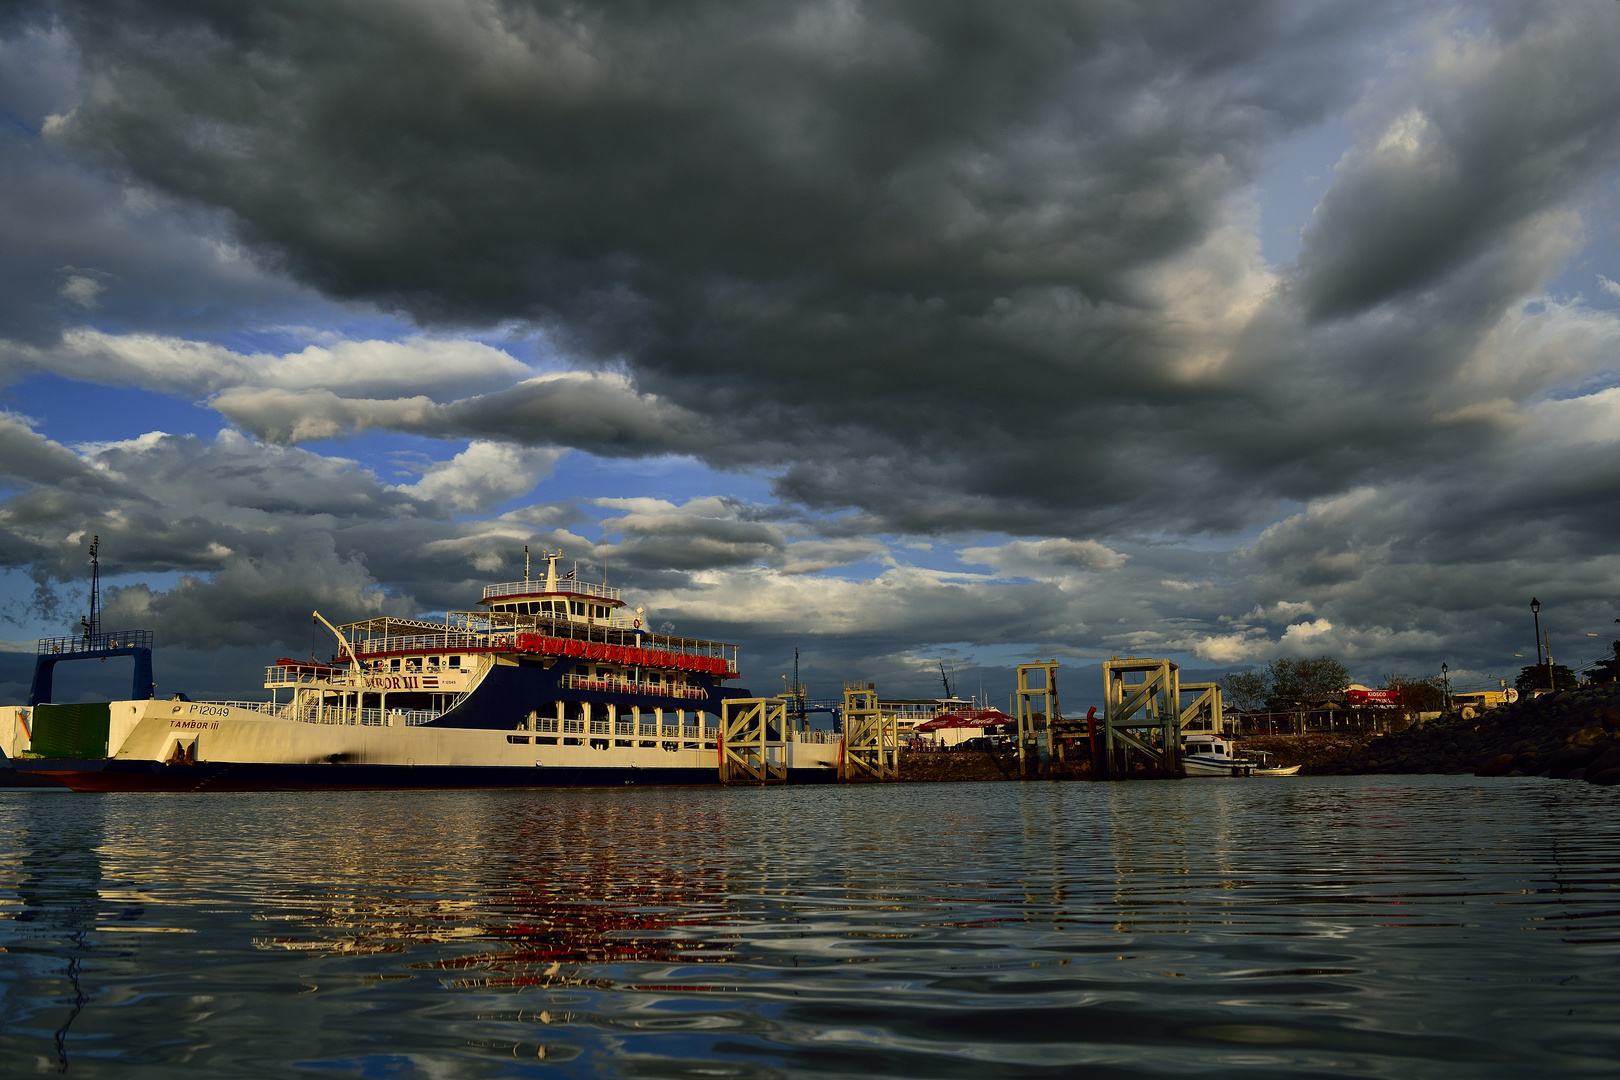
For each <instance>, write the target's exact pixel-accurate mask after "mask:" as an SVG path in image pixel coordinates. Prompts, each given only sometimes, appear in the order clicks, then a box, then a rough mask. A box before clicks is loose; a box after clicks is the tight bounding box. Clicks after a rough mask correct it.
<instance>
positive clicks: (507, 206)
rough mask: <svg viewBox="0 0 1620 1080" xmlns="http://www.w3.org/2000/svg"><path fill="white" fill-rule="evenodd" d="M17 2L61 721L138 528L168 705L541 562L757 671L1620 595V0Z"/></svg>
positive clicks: (1447, 613) (1409, 636)
mask: <svg viewBox="0 0 1620 1080" xmlns="http://www.w3.org/2000/svg"><path fill="white" fill-rule="evenodd" d="M4 11H5V14H4V15H0V110H3V113H0V121H3V123H0V251H3V257H0V387H3V389H0V409H3V412H0V562H3V566H4V570H5V572H4V575H3V577H0V587H3V596H0V605H3V617H4V619H5V620H6V622H5V624H4V626H3V627H0V636H4V637H6V638H7V639H9V640H10V641H11V642H12V645H11V646H10V647H11V649H12V650H13V651H12V652H10V653H9V654H6V657H7V661H6V663H7V666H6V667H5V669H4V672H3V673H0V681H4V682H7V683H9V684H10V690H9V691H8V694H7V699H8V700H10V699H14V698H15V696H16V694H17V693H20V692H21V691H22V689H23V687H22V686H21V685H19V684H20V683H21V682H22V681H23V680H24V679H25V677H26V671H27V668H28V655H27V652H28V651H29V650H31V648H32V639H33V637H35V636H36V635H39V634H45V633H57V632H64V631H66V630H67V629H68V628H69V626H70V625H71V624H72V623H73V622H75V621H76V620H77V617H78V615H79V614H80V613H81V612H82V610H83V597H84V583H85V576H86V569H87V568H86V563H85V559H84V548H85V544H86V541H87V539H88V537H89V535H91V534H93V533H99V534H100V536H101V538H102V543H103V548H104V551H105V553H106V563H105V565H106V567H107V569H108V572H109V574H110V575H111V577H110V580H111V583H112V585H113V586H114V589H113V591H112V592H111V601H110V604H109V614H108V617H107V618H108V624H109V625H110V626H111V625H132V626H133V625H141V626H150V627H152V628H153V629H154V630H156V631H157V633H158V635H159V639H160V641H161V642H162V643H163V644H164V645H165V649H164V653H163V655H162V656H161V657H160V658H159V670H158V679H159V684H160V685H159V692H160V693H167V692H169V691H172V690H180V689H184V690H187V691H189V692H192V693H193V694H196V693H199V692H203V693H227V692H235V693H239V694H240V693H243V692H245V691H246V690H247V689H249V688H251V687H252V686H253V685H254V683H255V675H256V673H255V671H254V668H255V665H256V664H258V663H260V662H262V660H263V659H265V658H273V657H274V656H275V655H277V654H279V653H280V652H283V651H294V652H305V653H307V652H308V650H309V649H310V647H311V636H310V630H309V617H308V612H309V610H310V609H311V608H312V607H319V608H320V609H321V611H322V612H323V613H324V614H326V615H328V616H329V617H331V618H333V619H334V620H342V619H352V618H358V617H361V616H365V615H368V614H373V613H378V612H394V613H401V614H405V613H433V612H443V611H445V610H446V609H453V608H458V607H464V606H466V605H467V604H468V603H469V601H470V599H471V598H472V597H474V596H476V590H477V588H478V586H479V585H480V584H481V583H483V582H487V581H492V580H508V579H511V578H512V577H514V576H516V575H517V574H518V573H519V572H520V567H521V558H522V556H521V552H522V548H523V546H524V545H525V544H528V545H530V546H532V547H534V548H536V549H539V548H541V547H547V546H550V547H556V546H561V548H562V549H563V550H564V552H565V553H566V558H567V560H568V562H569V564H570V565H571V564H572V562H573V560H575V559H578V561H579V565H580V572H581V574H582V575H588V576H592V577H596V578H599V577H600V575H601V574H602V572H603V571H602V567H603V562H604V561H605V562H606V564H607V574H608V576H609V579H610V580H611V581H612V582H614V583H616V584H620V585H622V586H624V587H625V588H626V590H627V591H628V592H629V594H630V595H631V596H632V597H633V598H634V599H635V600H636V601H637V602H639V603H641V604H643V605H644V606H645V607H647V608H648V609H649V612H650V616H651V618H652V619H653V622H654V624H655V625H663V624H666V623H668V624H672V625H673V626H674V627H675V629H676V630H677V631H678V632H682V633H690V634H696V635H703V636H712V637H716V638H719V639H722V640H729V641H737V642H740V643H742V644H743V645H744V646H745V647H746V650H747V651H746V652H745V653H744V670H745V674H746V675H747V676H748V678H747V679H746V680H745V681H746V682H748V683H750V684H752V685H753V686H754V688H755V689H759V690H764V689H769V688H772V687H779V686H780V676H781V674H783V673H784V672H786V671H787V670H789V667H790V665H791V657H792V649H793V647H794V646H795V645H797V646H798V647H799V648H800V649H801V650H802V651H803V653H804V657H805V665H806V671H807V672H808V674H809V679H810V681H811V683H812V690H813V692H827V693H830V692H832V691H834V690H835V689H836V686H837V682H838V680H840V679H842V678H845V677H866V678H873V679H876V680H878V681H879V682H880V686H881V687H882V688H883V689H885V690H892V691H894V692H919V693H920V692H930V691H932V690H933V689H935V688H936V687H937V686H938V675H937V664H938V662H939V661H940V660H941V659H943V660H944V661H945V663H946V664H947V665H950V666H953V667H954V668H955V670H956V671H957V676H958V685H959V686H960V688H961V689H963V690H972V691H977V690H978V689H979V687H980V685H983V686H984V688H985V689H986V690H987V691H988V692H990V694H991V697H992V698H993V699H996V700H1004V696H1005V693H1006V691H1007V689H1008V688H1009V677H1008V671H1009V669H1010V667H1011V665H1013V664H1015V663H1017V662H1018V661H1019V660H1020V659H1024V658H1034V657H1046V656H1056V657H1058V658H1060V659H1061V660H1062V661H1063V662H1064V663H1065V665H1066V666H1068V667H1069V668H1070V669H1072V670H1074V671H1075V678H1076V679H1082V673H1084V672H1086V671H1087V670H1088V668H1089V666H1090V665H1093V664H1095V662H1096V661H1097V659H1098V658H1099V657H1106V656H1108V655H1110V654H1114V653H1136V654H1138V655H1144V654H1147V655H1170V656H1172V657H1174V658H1176V659H1178V660H1179V661H1181V662H1182V663H1183V664H1184V665H1186V666H1187V667H1188V668H1190V669H1193V670H1197V671H1200V672H1202V671H1215V670H1222V669H1226V668H1229V667H1233V666H1242V665H1246V664H1253V663H1261V662H1265V661H1267V660H1270V659H1272V658H1274V657H1278V656H1314V655H1320V654H1322V653H1328V654H1331V655H1334V656H1337V657H1339V658H1341V659H1342V660H1344V661H1345V662H1346V664H1347V665H1348V666H1349V667H1350V668H1351V670H1352V672H1354V673H1355V674H1356V675H1357V676H1359V677H1361V678H1363V679H1368V680H1376V679H1378V678H1379V677H1381V675H1382V674H1383V673H1385V672H1389V671H1406V672H1411V673H1413V674H1428V673H1430V672H1433V671H1436V670H1438V668H1439V665H1440V664H1441V662H1443V661H1444V662H1447V663H1449V665H1450V667H1451V669H1452V670H1453V671H1454V672H1459V673H1460V674H1461V679H1460V681H1461V682H1462V683H1464V684H1465V685H1468V684H1483V682H1484V680H1485V679H1486V678H1487V677H1491V676H1507V677H1511V676H1512V674H1513V673H1514V671H1515V670H1516V669H1517V667H1518V666H1519V665H1520V664H1523V663H1524V662H1525V661H1523V660H1518V659H1515V657H1514V654H1515V653H1523V654H1533V644H1532V641H1531V636H1532V635H1531V629H1530V617H1529V612H1528V610H1526V608H1527V605H1528V602H1529V599H1530V597H1531V596H1532V595H1533V594H1534V595H1537V596H1539V598H1540V599H1541V601H1542V603H1543V605H1544V609H1543V615H1544V616H1545V618H1544V620H1543V621H1544V625H1550V626H1551V627H1552V628H1553V635H1552V636H1553V650H1554V653H1555V655H1556V656H1557V658H1558V659H1559V660H1561V661H1566V660H1567V661H1578V660H1581V659H1583V658H1586V657H1590V656H1595V655H1597V654H1598V653H1600V652H1601V651H1603V649H1604V648H1605V647H1606V643H1607V638H1602V639H1598V638H1590V637H1588V636H1587V635H1588V634H1589V633H1603V634H1607V633H1609V632H1610V631H1611V630H1613V629H1615V627H1614V626H1613V621H1614V619H1615V617H1616V616H1620V606H1617V605H1616V603H1615V602H1614V601H1615V598H1617V597H1620V555H1617V550H1616V545H1617V541H1616V537H1617V536H1620V499H1617V497H1620V454H1617V452H1616V451H1617V449H1620V447H1617V442H1620V359H1617V346H1620V228H1617V221H1620V217H1617V213H1616V211H1617V210H1620V205H1617V204H1620V185H1617V178H1620V61H1617V60H1616V57H1617V56H1620V4H1617V3H1615V2H1614V0H1559V2H1553V3H1544V4H1537V3H1511V4H1508V3H1503V4H1493V3H1476V4H1468V3H1462V4H1457V5H1453V6H1448V7H1440V6H1437V5H1428V4H1399V3H1387V4H1381V3H1369V2H1366V0H1357V2H1353V3H1300V2H1279V3H1265V2H1258V0H1257V2H1247V3H1239V2H1234V3H1210V4H1201V5H1187V4H1149V3H1127V2H1123V0H1097V2H1069V3H1042V2H1030V3H1018V4H1006V3H975V4H960V3H951V2H948V0H919V2H915V3H907V2H901V0H895V2H868V3H861V2H856V0H830V2H823V0H804V2H788V0H783V2H774V0H747V2H722V0H710V2H705V0H698V2H677V0H667V2H664V3H659V4H642V3H615V2H603V3H596V4H589V5H576V4H569V3H548V2H543V0H506V2H496V0H321V2H319V3H315V2H308V0H280V2H277V0H265V2H261V3H256V4H224V5H197V4H194V3H189V2H183V0H173V2H168V3H166V2H161V0H120V2H118V3H107V2H105V0H102V2H96V3H82V4H81V3H75V2H73V0H60V2H55V3H51V2H41V3H27V2H17V3H11V4H8V5H6V7H5V9H4ZM318 647H319V648H320V649H321V650H322V651H323V652H324V651H326V650H327V649H329V647H330V644H329V643H328V642H319V643H318ZM1083 683H1084V685H1081V686H1076V687H1075V690H1074V691H1073V695H1072V698H1071V696H1070V695H1066V702H1065V703H1066V704H1068V701H1069V700H1073V699H1078V701H1079V702H1081V703H1083V702H1084V701H1085V700H1086V699H1087V698H1088V697H1095V694H1094V693H1092V691H1093V687H1092V686H1091V685H1090V684H1091V677H1090V676H1089V675H1086V676H1084V677H1083ZM1071 685H1072V684H1071Z"/></svg>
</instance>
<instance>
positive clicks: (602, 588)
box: [484, 578, 619, 600]
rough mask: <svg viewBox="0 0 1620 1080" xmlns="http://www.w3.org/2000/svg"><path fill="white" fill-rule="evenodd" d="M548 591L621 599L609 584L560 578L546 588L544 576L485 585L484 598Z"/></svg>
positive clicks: (538, 594)
mask: <svg viewBox="0 0 1620 1080" xmlns="http://www.w3.org/2000/svg"><path fill="white" fill-rule="evenodd" d="M547 593H569V594H571V595H574V596H594V597H597V598H599V599H602V600H617V599H619V590H618V589H615V588H613V587H612V586H609V585H594V584H592V583H591V582H589V581H579V580H577V579H575V578H558V579H557V584H556V585H555V587H553V588H550V589H548V588H546V581H545V579H544V578H540V579H538V580H534V579H531V580H529V581H508V582H504V583H502V584H500V585H485V586H484V599H485V600H488V599H489V598H490V597H492V596H540V595H544V594H547Z"/></svg>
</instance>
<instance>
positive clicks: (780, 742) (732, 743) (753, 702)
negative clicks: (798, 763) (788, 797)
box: [682, 698, 788, 784]
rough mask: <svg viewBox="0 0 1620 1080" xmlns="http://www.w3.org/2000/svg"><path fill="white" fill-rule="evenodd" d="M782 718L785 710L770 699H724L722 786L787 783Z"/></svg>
mask: <svg viewBox="0 0 1620 1080" xmlns="http://www.w3.org/2000/svg"><path fill="white" fill-rule="evenodd" d="M785 714H786V707H785V706H783V705H782V704H781V703H780V702H773V701H771V700H770V699H769V698H727V699H726V700H724V701H722V702H721V703H720V782H721V783H722V784H785V783H787V765H788V755H787V743H786V740H785V738H784V734H785V732H786V728H787V718H786V715H785ZM698 715H699V717H700V718H701V717H702V715H703V714H702V713H699V714H698ZM682 726H683V727H684V726H685V725H684V724H683V725H682Z"/></svg>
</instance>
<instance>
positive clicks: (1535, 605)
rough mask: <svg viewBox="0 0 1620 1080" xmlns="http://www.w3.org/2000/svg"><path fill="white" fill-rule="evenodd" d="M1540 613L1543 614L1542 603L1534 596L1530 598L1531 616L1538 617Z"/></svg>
mask: <svg viewBox="0 0 1620 1080" xmlns="http://www.w3.org/2000/svg"><path fill="white" fill-rule="evenodd" d="M1540 613H1541V601H1540V600H1537V599H1536V598H1535V597H1533V596H1532V597H1531V598H1530V614H1532V615H1538V614H1540Z"/></svg>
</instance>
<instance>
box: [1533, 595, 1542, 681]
mask: <svg viewBox="0 0 1620 1080" xmlns="http://www.w3.org/2000/svg"><path fill="white" fill-rule="evenodd" d="M1530 617H1531V618H1532V619H1535V620H1536V666H1537V667H1540V666H1541V601H1540V600H1537V599H1536V598H1535V597H1533V596H1532V597H1531V598H1530Z"/></svg>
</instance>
